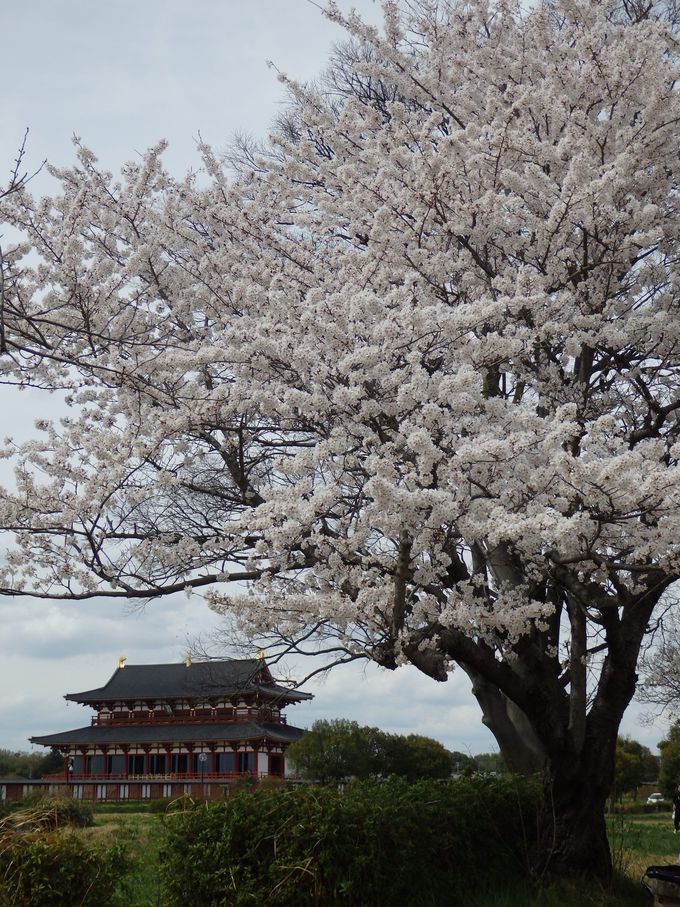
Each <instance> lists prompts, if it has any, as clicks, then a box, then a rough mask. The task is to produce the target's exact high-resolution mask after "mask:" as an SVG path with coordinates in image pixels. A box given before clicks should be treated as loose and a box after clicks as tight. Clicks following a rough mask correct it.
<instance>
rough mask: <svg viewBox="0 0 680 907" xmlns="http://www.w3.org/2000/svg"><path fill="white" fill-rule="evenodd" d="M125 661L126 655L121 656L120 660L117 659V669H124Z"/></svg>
mask: <svg viewBox="0 0 680 907" xmlns="http://www.w3.org/2000/svg"><path fill="white" fill-rule="evenodd" d="M126 661H127V655H121V656H120V658H119V659H118V667H119V668H121V669H122V668H124V667H125V662H126Z"/></svg>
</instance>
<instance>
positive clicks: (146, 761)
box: [143, 746, 149, 775]
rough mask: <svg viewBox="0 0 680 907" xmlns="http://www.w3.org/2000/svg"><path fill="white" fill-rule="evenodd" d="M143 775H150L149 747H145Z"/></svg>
mask: <svg viewBox="0 0 680 907" xmlns="http://www.w3.org/2000/svg"><path fill="white" fill-rule="evenodd" d="M143 774H145V775H148V774H149V747H148V746H145V747H144V772H143Z"/></svg>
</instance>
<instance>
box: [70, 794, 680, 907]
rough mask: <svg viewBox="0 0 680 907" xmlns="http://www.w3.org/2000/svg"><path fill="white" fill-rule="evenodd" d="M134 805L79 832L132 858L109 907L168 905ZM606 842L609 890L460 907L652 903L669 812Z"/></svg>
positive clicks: (671, 839)
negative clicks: (110, 842) (123, 848)
mask: <svg viewBox="0 0 680 907" xmlns="http://www.w3.org/2000/svg"><path fill="white" fill-rule="evenodd" d="M137 808H138V807H137ZM134 809H135V807H134V806H133V804H125V808H124V809H119V808H117V807H115V806H113V805H112V806H110V807H103V808H101V809H98V810H97V813H96V825H95V827H94V828H92V829H84V830H83V831H82V834H87V835H93V836H96V837H108V836H113V835H123V836H124V837H125V838H126V839H127V840H128V841H129V846H130V850H131V851H132V852H133V853H134V854H135V856H136V858H137V867H136V871H135V872H134V873H133V874H132V875H131V876H130V877H129V878H128V879H127V880H125V882H124V883H123V884H122V885H121V886H120V889H119V890H117V891H116V892H115V895H113V896H112V901H111V903H112V905H118V904H120V905H123V904H125V905H126V907H167V901H166V900H165V899H164V896H163V891H162V886H161V881H160V875H159V868H158V851H159V846H160V843H161V837H162V822H163V820H162V816H159V815H154V814H152V813H148V812H134V811H133V810H134ZM610 841H611V847H612V855H613V859H614V864H615V867H616V870H617V880H616V884H615V886H614V887H613V889H611V890H608V891H603V890H601V889H598V888H597V887H596V886H594V887H592V888H591V889H590V890H584V889H583V887H580V888H578V889H573V888H565V887H555V886H553V887H550V888H547V889H542V890H539V891H537V890H535V889H532V888H531V887H530V886H529V885H520V886H514V887H508V888H507V889H505V890H500V891H499V890H498V889H494V890H493V891H489V892H488V893H486V894H478V895H475V896H471V897H470V898H469V899H466V901H465V907H651V905H652V896H651V895H650V894H649V893H648V892H647V890H646V889H645V887H644V886H643V885H642V883H641V878H642V875H643V873H644V871H645V869H646V868H647V867H648V866H651V865H655V864H667V863H675V862H677V861H678V855H679V854H680V835H675V834H673V828H672V823H671V820H670V816H666V814H665V813H664V814H663V815H661V814H654V815H645V816H628V817H626V818H625V819H620V818H616V819H613V820H611V822H610ZM188 901H190V897H188ZM366 907H370V905H366ZM446 907H457V905H455V904H450V905H446ZM461 907H463V905H461Z"/></svg>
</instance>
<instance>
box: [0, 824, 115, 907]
mask: <svg viewBox="0 0 680 907" xmlns="http://www.w3.org/2000/svg"><path fill="white" fill-rule="evenodd" d="M130 868H131V859H130V857H129V856H128V854H127V852H126V847H125V846H124V844H123V843H122V842H115V843H113V844H101V843H95V842H91V841H86V840H84V839H83V838H82V837H80V836H79V835H77V834H75V833H73V832H68V833H64V832H61V831H56V832H51V833H49V834H35V835H25V836H21V837H18V836H17V838H16V839H15V840H13V841H12V842H11V843H7V842H5V845H4V846H3V847H1V848H0V905H2V907H5V905H7V907H9V905H10V904H11V905H12V907H65V905H76V904H77V905H78V907H102V904H111V903H112V901H111V893H112V891H113V890H114V888H115V887H116V884H117V883H118V882H119V880H120V878H121V877H122V876H123V875H125V874H126V873H127V872H129V871H130Z"/></svg>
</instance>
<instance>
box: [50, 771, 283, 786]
mask: <svg viewBox="0 0 680 907" xmlns="http://www.w3.org/2000/svg"><path fill="white" fill-rule="evenodd" d="M271 774H272V773H271V772H270V773H269V775H271ZM49 777H50V779H51V778H54V780H62V781H63V780H64V775H63V774H61V775H52V776H49ZM248 777H251V778H265V777H267V773H266V772H256V771H252V772H202V773H201V772H164V773H162V774H148V775H144V774H141V775H140V774H135V775H123V774H117V775H103V774H98V775H78V774H76V773H74V772H72V773H70V774H69V777H68V780H69V782H72V781H73V782H81V781H100V782H104V781H110V782H111V783H113V782H124V783H128V782H132V783H139V782H143V783H144V784H159V783H162V782H164V781H191V782H193V783H195V784H201V783H202V782H206V783H207V782H208V781H235V780H237V779H238V778H248ZM277 777H279V776H277ZM42 780H48V778H47V776H46V777H45V778H44V779H42Z"/></svg>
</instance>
